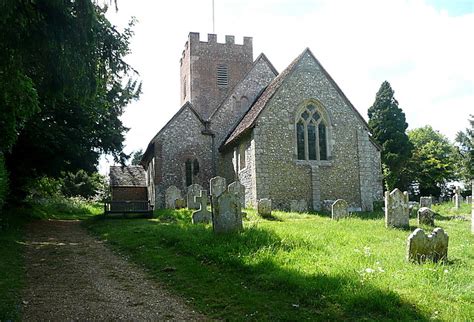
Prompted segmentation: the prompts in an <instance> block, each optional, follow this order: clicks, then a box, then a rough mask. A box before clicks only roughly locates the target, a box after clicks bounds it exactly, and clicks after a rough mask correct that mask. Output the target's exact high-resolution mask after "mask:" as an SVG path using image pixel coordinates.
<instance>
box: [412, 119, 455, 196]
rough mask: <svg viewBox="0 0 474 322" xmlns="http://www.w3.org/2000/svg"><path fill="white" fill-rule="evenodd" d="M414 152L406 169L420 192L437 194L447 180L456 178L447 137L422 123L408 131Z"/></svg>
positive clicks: (422, 193) (452, 153)
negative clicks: (423, 125)
mask: <svg viewBox="0 0 474 322" xmlns="http://www.w3.org/2000/svg"><path fill="white" fill-rule="evenodd" d="M408 137H409V139H410V142H411V143H412V145H413V154H412V157H411V159H410V162H409V164H408V173H409V174H410V178H411V180H413V183H414V184H415V186H416V187H417V188H418V192H419V194H420V195H421V196H429V195H431V196H440V194H441V192H442V190H443V189H444V188H445V186H446V183H447V182H448V181H449V180H452V179H454V178H455V168H456V155H455V148H454V146H453V145H452V144H451V143H450V142H449V140H448V138H447V137H445V136H444V135H442V134H441V133H439V132H438V131H435V130H434V129H433V128H432V127H431V126H425V127H421V128H417V129H414V130H411V131H408Z"/></svg>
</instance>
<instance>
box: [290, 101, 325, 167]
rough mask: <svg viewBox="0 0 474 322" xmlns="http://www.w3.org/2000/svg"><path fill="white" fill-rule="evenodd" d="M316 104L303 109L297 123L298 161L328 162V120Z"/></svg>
mask: <svg viewBox="0 0 474 322" xmlns="http://www.w3.org/2000/svg"><path fill="white" fill-rule="evenodd" d="M321 115H322V114H320V110H319V109H318V107H316V106H315V105H314V104H308V105H307V106H306V108H305V109H303V110H302V111H301V112H300V114H299V116H298V118H297V120H296V121H297V123H296V145H297V147H296V150H297V156H298V160H327V159H328V146H327V126H326V124H327V120H326V119H325V118H324V117H322V116H321Z"/></svg>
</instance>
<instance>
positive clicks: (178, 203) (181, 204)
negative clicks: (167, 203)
mask: <svg viewBox="0 0 474 322" xmlns="http://www.w3.org/2000/svg"><path fill="white" fill-rule="evenodd" d="M175 208H176V209H182V208H186V200H184V199H183V198H181V199H176V201H175Z"/></svg>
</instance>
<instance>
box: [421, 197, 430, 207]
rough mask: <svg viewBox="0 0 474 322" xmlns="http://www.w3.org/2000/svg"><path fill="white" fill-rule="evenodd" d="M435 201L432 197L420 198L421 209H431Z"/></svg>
mask: <svg viewBox="0 0 474 322" xmlns="http://www.w3.org/2000/svg"><path fill="white" fill-rule="evenodd" d="M432 205H433V200H432V198H431V197H420V208H423V207H427V208H431V206H432Z"/></svg>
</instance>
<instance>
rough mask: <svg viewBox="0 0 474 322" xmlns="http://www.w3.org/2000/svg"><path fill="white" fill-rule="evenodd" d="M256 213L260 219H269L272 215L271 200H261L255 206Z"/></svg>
mask: <svg viewBox="0 0 474 322" xmlns="http://www.w3.org/2000/svg"><path fill="white" fill-rule="evenodd" d="M257 213H258V214H259V215H260V216H262V217H270V216H271V215H272V200H271V199H268V198H262V199H260V200H259V201H258V204H257Z"/></svg>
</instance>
